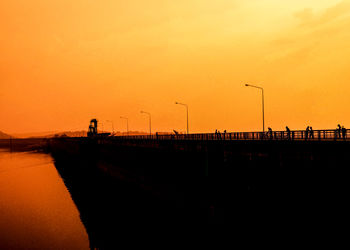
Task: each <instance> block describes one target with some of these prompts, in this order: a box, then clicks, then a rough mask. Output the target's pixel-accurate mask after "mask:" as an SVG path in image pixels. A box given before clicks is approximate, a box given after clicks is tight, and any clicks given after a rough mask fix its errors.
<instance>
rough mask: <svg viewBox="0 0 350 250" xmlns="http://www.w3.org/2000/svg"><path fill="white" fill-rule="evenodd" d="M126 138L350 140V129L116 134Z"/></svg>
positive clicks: (116, 137) (119, 137) (120, 137)
mask: <svg viewBox="0 0 350 250" xmlns="http://www.w3.org/2000/svg"><path fill="white" fill-rule="evenodd" d="M113 138H115V139H125V140H230V141H232V140H324V141H325V140H328V141H329V140H350V130H347V129H344V130H339V129H336V130H313V131H305V130H295V131H290V132H288V131H269V132H265V133H264V132H230V133H206V134H161V135H160V134H154V135H135V136H114V137H113Z"/></svg>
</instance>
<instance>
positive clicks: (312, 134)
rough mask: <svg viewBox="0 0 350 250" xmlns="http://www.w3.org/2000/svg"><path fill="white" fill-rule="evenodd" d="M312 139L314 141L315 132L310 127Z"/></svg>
mask: <svg viewBox="0 0 350 250" xmlns="http://www.w3.org/2000/svg"><path fill="white" fill-rule="evenodd" d="M310 138H312V139H314V130H313V129H312V127H310Z"/></svg>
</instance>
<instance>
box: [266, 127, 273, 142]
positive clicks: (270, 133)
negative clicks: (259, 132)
mask: <svg viewBox="0 0 350 250" xmlns="http://www.w3.org/2000/svg"><path fill="white" fill-rule="evenodd" d="M267 130H268V134H269V135H270V139H271V140H272V136H273V135H272V128H270V127H268V128H267Z"/></svg>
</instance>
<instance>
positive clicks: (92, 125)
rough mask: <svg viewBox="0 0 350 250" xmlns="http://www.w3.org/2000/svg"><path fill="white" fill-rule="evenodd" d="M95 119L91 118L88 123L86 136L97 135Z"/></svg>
mask: <svg viewBox="0 0 350 250" xmlns="http://www.w3.org/2000/svg"><path fill="white" fill-rule="evenodd" d="M97 123H98V122H97V120H96V119H92V120H91V121H90V125H89V131H88V133H87V136H88V137H92V136H96V135H97Z"/></svg>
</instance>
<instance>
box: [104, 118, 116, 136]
mask: <svg viewBox="0 0 350 250" xmlns="http://www.w3.org/2000/svg"><path fill="white" fill-rule="evenodd" d="M106 122H110V123H112V131H113V135H114V123H113V121H110V120H107V121H106Z"/></svg>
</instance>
